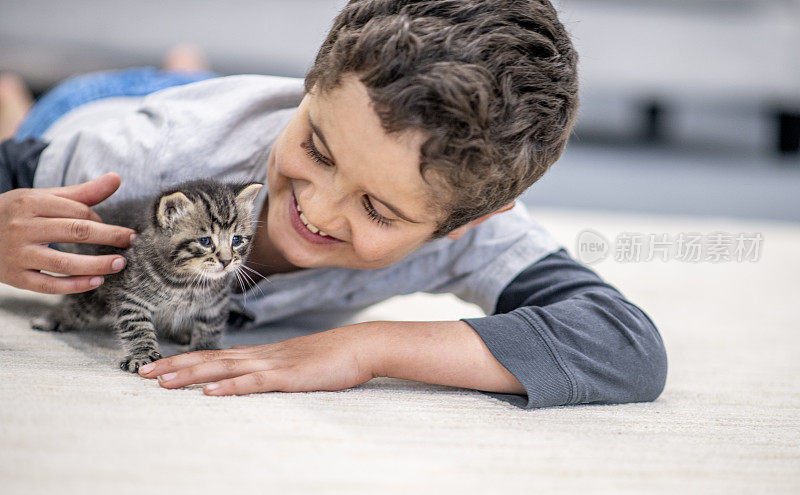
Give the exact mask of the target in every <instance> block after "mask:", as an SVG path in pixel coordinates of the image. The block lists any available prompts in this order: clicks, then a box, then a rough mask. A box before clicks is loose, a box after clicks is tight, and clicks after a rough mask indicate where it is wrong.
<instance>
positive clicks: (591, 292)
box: [374, 249, 667, 408]
mask: <svg viewBox="0 0 800 495" xmlns="http://www.w3.org/2000/svg"><path fill="white" fill-rule="evenodd" d="M464 322H466V323H467V324H469V326H467V325H465V323H464ZM374 331H376V332H377V335H378V336H379V339H380V340H382V342H383V344H384V345H383V349H384V350H383V352H382V353H381V356H382V362H380V363H379V364H378V365H377V369H378V371H377V374H378V375H382V376H391V377H396V378H404V379H410V380H416V381H423V382H428V383H438V384H444V385H452V386H458V387H466V388H474V389H477V390H483V391H486V392H487V393H489V395H491V396H493V397H496V398H498V399H502V400H505V401H508V402H510V403H512V404H515V405H518V406H520V407H525V408H533V407H546V406H556V405H567V404H583V403H593V402H594V403H623V402H640V401H652V400H655V399H656V398H657V397H658V396H659V395H660V393H661V391H662V390H663V388H664V383H665V381H666V374H667V357H666V352H665V349H664V345H663V342H662V340H661V336H660V335H659V333H658V330H657V329H656V327H655V325H654V324H653V322H652V321H651V320H650V318H648V316H647V315H646V314H645V313H644V312H643V311H642V310H641V309H639V308H638V307H637V306H635V305H634V304H632V303H631V302H629V301H627V300H626V299H625V297H624V296H623V295H622V294H621V293H620V292H619V291H617V290H616V289H615V288H614V287H613V286H611V285H609V284H607V283H605V282H603V280H602V279H601V278H600V277H599V276H598V275H597V274H596V273H594V272H593V271H592V270H590V269H589V268H586V267H585V266H583V265H581V264H580V263H578V262H577V261H575V260H574V259H572V258H571V257H570V256H569V254H568V253H567V252H566V251H565V250H563V249H562V250H560V251H558V252H556V253H553V254H551V255H549V256H547V257H545V258H543V259H542V260H540V261H538V262H537V263H534V264H533V265H531V266H530V267H529V268H528V269H526V270H525V271H523V272H522V273H521V274H520V275H518V276H517V278H516V279H515V280H514V281H513V282H512V283H511V284H509V286H508V287H506V289H505V290H504V291H503V292H502V294H501V295H500V297H499V299H498V303H497V310H496V314H494V315H492V316H487V317H484V318H475V319H468V320H463V321H461V322H431V323H388V322H387V323H383V324H382V326H377V327H375V328H374ZM478 337H480V338H479V339H478ZM515 394H524V395H526V396H523V395H515Z"/></svg>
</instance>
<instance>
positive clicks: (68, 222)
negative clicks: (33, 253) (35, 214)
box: [32, 218, 136, 248]
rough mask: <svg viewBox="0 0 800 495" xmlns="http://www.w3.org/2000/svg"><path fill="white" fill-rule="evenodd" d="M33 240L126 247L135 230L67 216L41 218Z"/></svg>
mask: <svg viewBox="0 0 800 495" xmlns="http://www.w3.org/2000/svg"><path fill="white" fill-rule="evenodd" d="M37 224H38V225H37V229H36V234H35V237H34V239H32V240H33V241H35V242H46V243H48V244H50V243H54V242H78V243H83V244H102V245H105V246H115V247H119V248H127V247H128V246H130V244H131V234H135V233H136V231H134V230H131V229H128V228H125V227H118V226H116V225H108V224H105V223H98V222H92V221H90V220H74V219H68V218H41V219H39V220H38V222H37Z"/></svg>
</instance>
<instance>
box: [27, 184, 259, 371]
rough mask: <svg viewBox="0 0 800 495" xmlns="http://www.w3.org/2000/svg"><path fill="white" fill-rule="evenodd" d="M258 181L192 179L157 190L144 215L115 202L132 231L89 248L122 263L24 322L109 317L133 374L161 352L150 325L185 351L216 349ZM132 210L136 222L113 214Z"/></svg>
mask: <svg viewBox="0 0 800 495" xmlns="http://www.w3.org/2000/svg"><path fill="white" fill-rule="evenodd" d="M261 187H262V184H258V183H251V184H246V185H232V184H223V183H220V182H217V181H212V180H207V179H203V180H195V181H189V182H184V183H182V184H179V185H177V186H175V187H172V188H169V189H167V190H166V191H164V192H162V193H161V194H160V195H159V196H158V198H156V199H155V200H154V201H152V202H151V204H150V206H149V209H148V210H145V215H147V216H146V217H145V216H143V215H142V209H141V207H140V208H139V209H138V210H137V209H136V208H135V207H132V206H131V205H122V208H119V209H118V210H119V211H118V213H117V214H116V215H114V216H115V218H114V220H116V222H115V223H118V224H119V225H125V226H129V227H133V228H136V229H137V231H138V232H139V235H138V237H137V238H136V239H135V240H134V242H133V244H132V245H131V247H130V248H128V249H127V250H124V251H123V250H121V249H116V248H109V247H107V246H93V247H91V248H89V253H90V254H101V253H102V254H107V253H109V252H117V253H120V254H123V255H124V256H125V258H126V259H127V266H126V268H125V269H124V270H123V271H122V272H120V273H118V274H114V275H107V276H106V277H105V282H104V283H103V285H101V286H100V287H98V288H97V289H95V290H93V291H89V292H84V293H81V294H72V295H68V296H66V297H65V299H64V300H63V301H62V303H61V304H60V305H59V306H57V307H56V308H54V310H53V311H52V312H51V313H49V314H48V315H47V316H46V317H44V318H37V319H35V320H34V321H33V325H32V326H33V327H34V328H35V329H37V330H45V331H64V330H68V329H70V328H76V327H80V326H84V325H91V324H98V323H101V322H102V321H103V320H108V319H110V320H111V321H110V323H112V324H113V327H114V329H115V330H116V333H117V335H118V336H119V339H120V342H121V344H122V347H123V349H124V351H125V358H124V359H123V360H122V361H120V363H119V364H120V367H121V368H122V369H123V370H127V371H131V372H134V373H135V372H137V371H138V370H139V367H140V366H144V365H145V364H147V363H150V362H152V361H155V360H158V359H161V354H160V353H159V348H158V342H157V340H156V332H159V333H160V334H163V335H164V336H165V337H168V338H170V339H171V340H173V341H175V342H178V343H182V344H189V345H190V347H191V350H201V349H219V347H220V344H221V338H222V332H223V329H224V327H225V323H226V321H227V319H228V314H229V309H230V307H231V304H232V303H231V299H230V293H231V285H232V284H231V282H232V279H233V277H234V275H235V273H236V271H237V270H238V269H239V268H240V267H241V266H242V263H243V260H244V259H245V258H246V256H247V253H248V252H249V250H250V247H251V241H252V238H253V235H254V233H255V222H253V221H252V218H251V217H252V213H253V210H254V203H255V198H256V196H257V194H258V192H259V190H260V189H261ZM132 214H133V215H139V216H140V218H139V221H138V222H136V221H131V220H128V221H127V222H126V221H122V222H120V221H119V219H120V218H124V217H125V216H128V217H129V218H130V216H131V215H132ZM106 216H107V217H108V215H106ZM83 246H86V245H83ZM81 249H82V250H83V251H86V247H82V248H81Z"/></svg>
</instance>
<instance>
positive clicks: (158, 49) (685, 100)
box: [0, 0, 800, 222]
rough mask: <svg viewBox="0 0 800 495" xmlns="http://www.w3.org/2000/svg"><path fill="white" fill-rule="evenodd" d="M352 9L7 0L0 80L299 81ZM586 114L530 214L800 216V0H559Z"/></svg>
mask: <svg viewBox="0 0 800 495" xmlns="http://www.w3.org/2000/svg"><path fill="white" fill-rule="evenodd" d="M344 3H346V2H345V1H344V0H294V1H291V0H227V1H225V2H220V1H212V0H138V1H136V2H130V1H122V0H59V1H53V0H50V1H48V0H24V1H22V0H0V71H12V72H16V73H18V74H20V75H21V76H22V77H23V78H24V79H25V81H26V82H27V83H28V84H29V85H30V86H31V88H32V89H33V90H34V93H35V94H41V93H42V92H43V91H45V90H47V89H48V88H49V87H52V85H54V84H55V83H57V82H58V81H60V80H62V79H64V78H66V77H68V76H70V75H72V74H79V73H85V72H89V71H93V70H100V69H116V68H125V67H130V66H138V65H155V66H157V65H159V64H160V62H161V59H162V57H163V56H164V54H165V53H166V51H167V50H168V49H169V48H170V47H172V46H173V45H175V44H177V43H182V42H189V43H194V44H197V45H199V46H200V47H202V48H203V49H204V50H205V51H206V52H207V54H208V57H209V59H210V62H211V65H212V67H213V68H214V70H215V71H217V72H218V73H221V74H238V73H260V74H275V75H288V76H298V77H301V76H303V75H304V73H305V71H306V69H307V68H308V67H309V65H310V63H311V61H312V60H313V57H314V55H315V53H316V49H317V47H318V46H319V44H320V42H321V41H322V39H323V38H324V36H325V34H326V32H327V30H328V28H329V26H330V24H331V21H332V19H333V17H334V16H335V15H336V13H337V11H338V9H340V8H341V7H342V5H344ZM554 3H555V5H556V7H557V8H558V10H559V12H560V16H561V20H562V22H564V24H565V25H566V27H567V29H568V31H569V32H570V33H571V34H572V36H573V40H574V42H575V44H576V46H577V49H578V51H579V54H580V57H581V62H580V72H581V76H580V77H581V85H582V87H581V95H582V96H581V97H582V108H581V112H580V117H579V122H578V126H577V128H576V131H575V134H574V136H573V137H572V140H571V141H570V145H569V146H568V148H567V151H566V152H565V154H564V156H563V157H562V159H561V160H560V161H559V162H558V163H557V164H556V165H554V167H553V168H552V169H551V170H550V171H549V172H548V174H547V175H546V176H545V177H544V178H543V179H542V180H541V181H540V182H539V183H537V184H535V185H534V186H533V187H532V188H531V190H530V191H528V193H527V194H526V195H525V197H524V201H525V202H527V203H528V204H530V205H533V206H539V205H540V206H558V207H572V208H587V209H592V210H618V211H619V210H624V211H636V212H647V213H665V214H676V213H677V214H700V215H712V216H726V217H739V218H758V219H770V220H779V221H792V222H797V221H800V0H560V1H557V2H554Z"/></svg>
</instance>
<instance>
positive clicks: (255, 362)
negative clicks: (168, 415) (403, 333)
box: [139, 324, 374, 395]
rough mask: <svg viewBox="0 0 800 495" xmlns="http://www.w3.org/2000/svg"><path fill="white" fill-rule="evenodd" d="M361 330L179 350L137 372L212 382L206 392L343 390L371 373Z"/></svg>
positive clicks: (173, 382) (166, 381) (172, 380)
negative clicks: (205, 348)
mask: <svg viewBox="0 0 800 495" xmlns="http://www.w3.org/2000/svg"><path fill="white" fill-rule="evenodd" d="M363 328H365V327H364V325H363V324H362V325H348V326H345V327H340V328H334V329H333V330H328V331H325V332H319V333H315V334H311V335H305V336H302V337H295V338H292V339H288V340H284V341H281V342H275V343H273V344H267V345H250V346H240V347H233V348H231V349H226V350H221V351H194V352H189V353H185V354H178V355H176V356H171V357H167V358H164V359H159V360H158V361H155V362H152V363H150V364H148V365H145V366H142V367H141V368H139V374H140V375H141V376H143V377H145V378H156V377H158V381H159V384H160V385H161V386H162V387H164V388H170V389H174V388H181V387H185V386H187V385H192V384H196V383H207V382H213V383H209V384H208V385H206V386H205V387H203V393H205V394H206V395H246V394H255V393H259V392H312V391H316V390H327V391H333V390H344V389H347V388H350V387H355V386H356V385H359V384H361V383H364V382H368V381H369V380H371V379H372V378H373V376H374V373H373V369H372V368H373V366H372V362H371V361H372V358H371V355H372V354H374V353H373V352H371V350H370V349H369V348H368V343H369V342H370V340H369V339H367V338H366V336H365V335H364V334H363V332H361V331H360V330H361V329H363Z"/></svg>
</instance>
